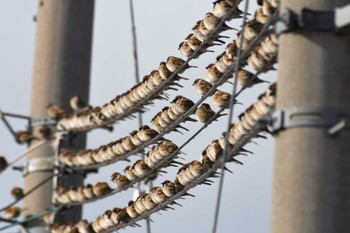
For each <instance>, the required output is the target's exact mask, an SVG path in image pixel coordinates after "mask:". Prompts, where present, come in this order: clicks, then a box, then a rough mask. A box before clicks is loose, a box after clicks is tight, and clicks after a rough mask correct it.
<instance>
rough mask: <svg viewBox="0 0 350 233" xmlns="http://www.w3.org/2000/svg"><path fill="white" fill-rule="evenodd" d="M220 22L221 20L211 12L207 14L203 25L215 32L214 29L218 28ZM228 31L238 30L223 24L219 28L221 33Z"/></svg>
mask: <svg viewBox="0 0 350 233" xmlns="http://www.w3.org/2000/svg"><path fill="white" fill-rule="evenodd" d="M220 22H221V19H220V18H218V17H216V16H215V15H214V14H213V13H211V12H208V13H206V14H205V17H204V19H203V24H204V26H205V27H206V28H207V29H208V30H209V31H213V30H214V29H216V27H217V26H218V25H219V24H220ZM226 30H236V29H234V28H231V27H229V26H228V25H227V24H225V23H223V24H222V25H221V27H220V28H219V32H223V31H226Z"/></svg>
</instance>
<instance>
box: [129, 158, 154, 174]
mask: <svg viewBox="0 0 350 233" xmlns="http://www.w3.org/2000/svg"><path fill="white" fill-rule="evenodd" d="M150 170H151V168H150V167H149V166H148V165H147V164H146V163H145V162H144V161H143V160H141V159H139V160H137V161H136V162H135V163H134V165H133V172H134V174H135V175H136V176H138V177H142V176H144V175H146V174H147V173H148V172H149V171H150Z"/></svg>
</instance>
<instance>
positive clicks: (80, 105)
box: [69, 95, 91, 112]
mask: <svg viewBox="0 0 350 233" xmlns="http://www.w3.org/2000/svg"><path fill="white" fill-rule="evenodd" d="M69 106H70V108H71V109H72V110H73V111H74V112H80V111H84V110H87V109H89V108H91V106H88V105H87V104H86V102H85V101H84V100H83V99H82V98H81V97H80V96H78V95H75V96H72V97H71V98H70V100H69Z"/></svg>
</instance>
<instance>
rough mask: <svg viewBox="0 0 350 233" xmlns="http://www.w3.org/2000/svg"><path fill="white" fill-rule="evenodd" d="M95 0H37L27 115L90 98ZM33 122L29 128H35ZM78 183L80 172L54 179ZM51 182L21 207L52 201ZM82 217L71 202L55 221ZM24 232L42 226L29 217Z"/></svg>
mask: <svg viewBox="0 0 350 233" xmlns="http://www.w3.org/2000/svg"><path fill="white" fill-rule="evenodd" d="M93 9H94V0H74V1H71V0H60V1H52V0H40V1H39V5H38V14H37V17H36V19H37V32H36V47H35V61H34V72H33V83H32V99H31V102H32V103H31V115H32V116H33V117H40V116H45V115H46V107H47V105H48V104H49V103H55V104H58V105H59V106H60V107H62V108H64V109H65V110H67V111H71V110H70V109H69V99H70V98H71V97H72V96H74V95H79V96H80V97H81V98H82V99H83V100H84V101H86V102H87V101H88V99H89V85H90V63H91V45H92V26H93ZM37 131H38V127H35V128H34V134H37ZM85 141H86V137H85V135H78V136H77V137H76V138H75V139H74V141H73V143H74V145H72V146H71V145H68V146H67V145H64V147H65V148H68V149H69V148H73V149H78V148H84V147H85ZM50 156H53V155H52V149H51V148H50V147H49V145H47V146H43V147H41V148H40V149H38V150H35V151H34V152H32V153H31V154H29V156H28V157H27V159H28V160H31V159H37V158H39V159H40V158H48V157H50ZM51 174H52V172H39V173H33V174H29V175H28V176H26V177H25V181H24V182H25V185H24V187H25V188H24V189H25V190H29V189H30V188H31V187H33V186H35V184H37V183H39V182H40V181H41V180H43V179H45V178H46V177H48V176H50V175H51ZM82 183H83V176H81V175H69V177H68V176H63V177H60V178H59V179H58V184H59V185H61V186H65V187H69V186H72V185H80V184H82ZM52 192H53V190H52V182H48V183H47V184H46V185H44V186H42V187H41V188H40V189H38V190H37V191H35V192H34V193H32V194H31V195H30V196H28V197H26V198H25V200H24V207H26V208H28V209H27V213H28V214H31V215H34V214H37V213H40V212H42V211H44V210H46V209H47V208H50V207H51V194H52ZM80 218H81V208H80V207H74V208H72V209H69V210H66V211H64V212H61V213H59V214H58V215H57V216H56V221H57V222H60V223H67V222H68V221H71V220H78V219H80ZM28 230H29V232H35V233H38V232H45V229H44V228H43V225H42V223H40V222H32V223H31V224H30V225H28Z"/></svg>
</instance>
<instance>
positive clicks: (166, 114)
mask: <svg viewBox="0 0 350 233" xmlns="http://www.w3.org/2000/svg"><path fill="white" fill-rule="evenodd" d="M159 116H160V118H161V119H163V120H164V121H165V122H166V123H167V124H168V125H170V124H172V123H173V122H174V121H175V120H176V119H177V116H176V115H175V113H174V112H173V111H172V110H171V108H169V107H164V108H162V111H161V114H160V115H159ZM173 119H174V120H173Z"/></svg>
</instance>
